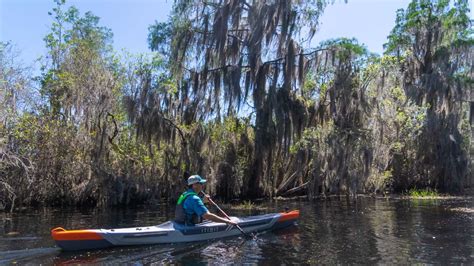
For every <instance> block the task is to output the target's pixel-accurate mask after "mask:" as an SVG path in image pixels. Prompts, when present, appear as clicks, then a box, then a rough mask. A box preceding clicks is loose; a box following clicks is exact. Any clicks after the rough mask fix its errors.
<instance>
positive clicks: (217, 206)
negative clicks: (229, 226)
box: [202, 192, 248, 235]
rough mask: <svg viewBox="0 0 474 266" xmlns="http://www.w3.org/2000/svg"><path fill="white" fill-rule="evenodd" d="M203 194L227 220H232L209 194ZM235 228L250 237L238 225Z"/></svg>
mask: <svg viewBox="0 0 474 266" xmlns="http://www.w3.org/2000/svg"><path fill="white" fill-rule="evenodd" d="M202 194H204V196H206V197H207V199H208V200H209V202H210V203H211V204H212V205H214V206H216V208H217V209H218V210H219V211H220V212H221V213H222V214H224V216H225V218H227V219H229V220H231V219H230V217H229V215H227V213H225V212H224V211H223V210H222V209H221V208H220V207H219V205H217V203H215V202H214V201H213V200H212V199H211V197H210V196H209V195H207V194H206V193H204V192H202ZM235 227H237V229H239V231H240V232H242V234H244V235H248V233H245V231H244V230H243V229H242V228H241V227H240V226H239V225H238V224H236V225H235Z"/></svg>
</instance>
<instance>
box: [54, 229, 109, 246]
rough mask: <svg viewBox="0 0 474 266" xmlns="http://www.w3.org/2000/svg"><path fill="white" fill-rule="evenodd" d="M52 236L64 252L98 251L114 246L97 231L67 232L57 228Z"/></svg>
mask: <svg viewBox="0 0 474 266" xmlns="http://www.w3.org/2000/svg"><path fill="white" fill-rule="evenodd" d="M51 236H52V237H53V239H54V241H56V244H57V245H58V246H59V247H60V248H61V249H63V250H81V249H98V248H108V247H111V246H113V245H112V244H111V243H110V242H109V241H107V240H106V239H104V238H103V237H102V235H101V234H100V233H98V232H97V230H66V229H64V228H62V227H56V228H53V229H52V230H51Z"/></svg>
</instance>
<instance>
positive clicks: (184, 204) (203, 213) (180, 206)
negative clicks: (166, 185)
mask: <svg viewBox="0 0 474 266" xmlns="http://www.w3.org/2000/svg"><path fill="white" fill-rule="evenodd" d="M205 183H206V179H203V178H202V177H200V176H199V175H192V176H190V177H189V178H188V190H187V191H186V192H184V193H183V194H181V196H180V197H179V199H178V203H177V204H176V211H175V221H176V222H178V223H182V224H186V225H194V224H198V223H201V222H202V219H203V218H204V219H207V220H211V221H213V222H217V223H226V224H231V225H236V224H237V223H235V222H233V221H231V220H229V219H226V218H222V217H220V216H217V215H215V214H213V213H211V212H209V210H208V209H207V208H206V206H204V203H203V201H202V199H201V198H200V197H199V196H198V195H199V193H201V191H202V190H203V186H204V184H205ZM207 200H208V199H207V197H205V198H204V201H206V202H207Z"/></svg>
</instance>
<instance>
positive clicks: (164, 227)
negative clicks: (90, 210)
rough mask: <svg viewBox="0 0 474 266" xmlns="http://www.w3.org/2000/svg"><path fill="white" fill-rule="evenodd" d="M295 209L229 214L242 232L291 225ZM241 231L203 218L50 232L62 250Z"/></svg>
mask: <svg viewBox="0 0 474 266" xmlns="http://www.w3.org/2000/svg"><path fill="white" fill-rule="evenodd" d="M299 215H300V212H299V211H298V210H294V211H290V212H284V213H271V214H264V215H258V216H248V217H242V218H237V217H231V219H232V220H233V221H235V222H237V223H238V225H239V226H240V227H241V228H245V231H246V232H249V233H250V232H258V231H266V230H275V229H279V228H284V227H287V226H291V225H293V224H294V223H295V222H296V221H297V219H298V218H299ZM239 234H241V232H240V231H239V230H238V229H237V228H236V227H235V226H232V225H227V224H224V223H215V222H210V221H206V222H203V223H201V224H197V225H193V226H189V225H183V224H179V223H175V222H174V221H168V222H165V223H162V224H160V225H157V226H148V227H133V228H121V229H86V230H66V229H64V228H62V227H56V228H54V229H52V230H51V236H52V237H53V239H54V240H55V241H56V244H57V245H58V246H59V247H60V248H61V249H63V250H67V251H69V250H82V249H98V248H107V247H113V246H128V245H150V244H166V243H183V242H195V241H205V240H210V239H216V238H223V237H229V236H236V235H239Z"/></svg>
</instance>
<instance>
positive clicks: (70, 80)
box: [0, 0, 474, 210]
mask: <svg viewBox="0 0 474 266" xmlns="http://www.w3.org/2000/svg"><path fill="white" fill-rule="evenodd" d="M55 2H56V4H57V5H56V7H55V8H54V9H53V10H52V11H51V12H50V14H51V17H52V19H53V23H52V24H51V27H50V32H49V34H48V35H47V36H45V38H44V41H45V45H46V48H47V50H48V53H47V54H46V55H45V57H44V58H43V59H42V61H41V64H42V67H41V74H39V75H37V76H33V75H32V74H31V71H30V70H29V69H28V68H27V67H25V66H24V65H22V64H20V63H19V60H18V53H17V51H16V50H15V47H13V46H12V45H11V44H10V43H1V45H0V208H3V209H6V210H13V209H14V208H15V207H17V206H35V205H80V206H86V205H87V206H109V205H128V204H135V203H145V202H154V201H158V200H163V199H165V200H166V199H175V198H176V197H177V196H178V195H179V193H180V192H181V191H182V190H183V188H184V187H185V178H186V177H187V175H188V174H193V173H197V174H200V175H202V176H204V177H205V178H206V179H208V180H209V182H208V185H207V192H210V193H212V194H214V195H216V196H218V197H221V198H223V199H232V198H241V199H248V198H257V197H273V196H292V195H307V196H308V197H309V198H313V197H316V196H324V195H328V194H347V195H350V196H354V195H356V194H357V193H384V192H403V191H406V190H407V189H410V188H414V187H416V188H424V187H429V188H434V189H436V190H438V191H440V192H460V191H461V192H462V189H463V188H464V187H466V186H467V185H470V184H471V180H472V179H470V176H471V175H470V171H469V164H470V162H469V149H470V146H469V145H470V142H471V134H470V132H471V129H470V128H471V125H470V113H469V112H470V109H469V108H470V102H469V101H470V98H469V96H470V91H471V89H472V86H473V78H474V77H473V62H474V58H473V57H474V56H473V55H474V53H473V51H474V50H473V47H474V46H473V44H474V38H473V29H472V21H471V20H470V18H469V8H468V7H469V3H468V0H456V1H448V0H439V1H430V0H413V1H412V2H411V3H410V4H409V6H408V7H407V8H406V9H400V10H398V11H397V18H396V21H395V26H394V28H393V30H392V31H391V32H390V33H387V34H388V39H387V43H386V45H385V52H384V54H383V55H376V54H372V53H370V52H369V51H368V50H367V49H366V48H365V47H364V46H363V45H361V44H359V43H358V42H357V40H355V39H345V38H341V39H334V40H328V41H324V42H320V44H319V45H318V46H317V47H312V46H311V43H314V42H311V39H312V37H313V35H314V33H315V31H316V30H317V29H318V27H319V24H318V19H319V18H320V16H321V15H322V13H323V11H324V9H325V7H326V6H327V4H328V3H327V1H323V0H313V1H291V0H286V1H249V0H224V1H184V0H177V1H175V4H174V7H173V11H172V14H171V16H170V18H169V20H168V21H167V22H165V23H156V24H154V25H151V26H150V27H149V36H148V40H149V47H150V50H151V52H150V53H148V54H141V55H130V54H124V53H117V52H116V51H114V50H113V48H112V39H113V34H112V32H111V30H110V29H108V28H106V27H103V26H100V23H99V18H98V17H96V16H94V15H93V14H92V13H90V12H87V13H85V14H81V13H80V12H79V11H78V10H77V9H76V8H75V7H67V6H66V3H65V1H64V0H56V1H55ZM344 23H347V22H344V21H341V26H343V24H344ZM361 30H365V29H361ZM20 52H21V51H20ZM471 116H472V115H471Z"/></svg>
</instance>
